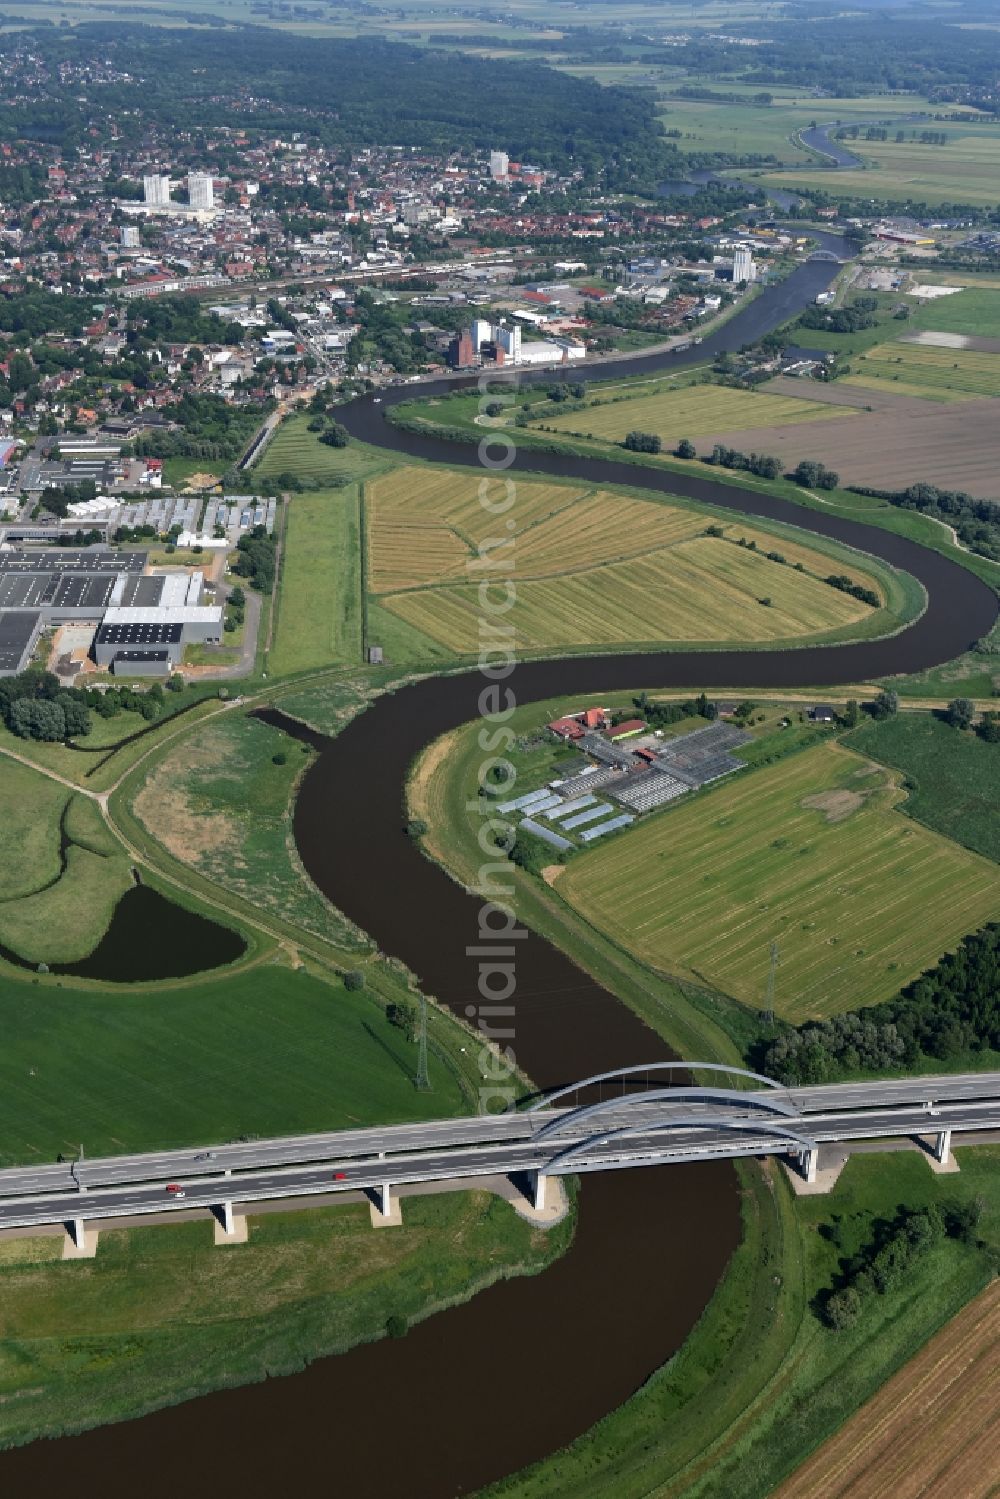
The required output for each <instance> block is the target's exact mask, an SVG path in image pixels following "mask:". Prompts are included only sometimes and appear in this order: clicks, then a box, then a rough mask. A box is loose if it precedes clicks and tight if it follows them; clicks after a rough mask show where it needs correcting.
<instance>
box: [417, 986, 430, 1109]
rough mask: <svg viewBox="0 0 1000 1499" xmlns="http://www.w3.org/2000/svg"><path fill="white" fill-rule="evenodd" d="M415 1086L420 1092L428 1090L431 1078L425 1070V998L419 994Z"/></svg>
mask: <svg viewBox="0 0 1000 1499" xmlns="http://www.w3.org/2000/svg"><path fill="white" fill-rule="evenodd" d="M415 1083H416V1087H417V1088H418V1090H419V1091H420V1092H421V1093H428V1092H430V1086H431V1080H430V1076H429V1075H428V1072H427V1000H426V997H425V996H424V995H423V994H421V996H420V1020H419V1022H418V1025H417V1076H416V1079H415Z"/></svg>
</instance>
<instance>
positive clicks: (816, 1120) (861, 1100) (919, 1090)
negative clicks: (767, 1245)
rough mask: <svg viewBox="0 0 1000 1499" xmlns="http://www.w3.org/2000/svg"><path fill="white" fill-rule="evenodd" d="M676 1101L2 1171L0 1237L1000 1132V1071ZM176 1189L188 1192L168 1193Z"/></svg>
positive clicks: (676, 1096)
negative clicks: (112, 1221)
mask: <svg viewBox="0 0 1000 1499" xmlns="http://www.w3.org/2000/svg"><path fill="white" fill-rule="evenodd" d="M671 1094H672V1096H671V1097H668V1098H666V1099H662V1098H661V1099H656V1100H652V1101H650V1100H644V1099H643V1097H642V1095H641V1094H639V1095H633V1097H632V1100H631V1101H630V1102H628V1103H627V1104H626V1103H623V1102H621V1101H617V1100H616V1101H615V1102H614V1103H613V1104H610V1105H609V1106H608V1107H607V1109H605V1110H602V1111H601V1112H600V1113H597V1114H595V1113H594V1112H593V1111H591V1110H575V1109H569V1108H553V1109H543V1110H539V1111H537V1112H534V1113H532V1112H528V1113H519V1114H503V1115H492V1116H477V1117H473V1118H467V1119H445V1120H436V1121H432V1122H430V1123H425V1124H410V1125H395V1126H389V1127H386V1128H384V1129H365V1130H345V1131H339V1132H332V1133H329V1134H317V1135H306V1136H295V1137H289V1138H284V1139H275V1140H255V1141H241V1142H237V1143H234V1144H229V1145H216V1146H206V1147H204V1148H203V1149H201V1150H198V1151H191V1150H184V1151H177V1150H172V1151H158V1152H152V1153H148V1154H142V1155H132V1156H113V1157H105V1158H102V1159H96V1160H93V1161H86V1160H85V1161H83V1162H70V1163H59V1164H56V1165H50V1166H26V1167H14V1168H10V1169H8V1170H5V1171H2V1172H0V1228H12V1227H23V1226H28V1225H33V1224H43V1223H59V1222H63V1221H66V1220H67V1219H69V1218H77V1217H79V1218H109V1217H115V1216H128V1215H131V1214H138V1213H150V1212H163V1211H164V1210H165V1209H170V1208H171V1207H172V1206H174V1205H176V1208H177V1209H181V1208H182V1207H183V1208H185V1209H187V1208H191V1207H192V1206H203V1207H206V1208H210V1207H212V1206H216V1205H218V1204H220V1203H222V1202H226V1201H228V1202H240V1203H245V1202H253V1201H261V1200H267V1199H269V1198H280V1197H294V1196H302V1195H308V1194H310V1193H318V1192H324V1193H329V1192H338V1191H357V1190H359V1189H367V1188H377V1187H380V1186H381V1185H382V1184H383V1183H385V1182H389V1183H393V1184H400V1183H403V1182H419V1181H441V1180H446V1179H451V1180H455V1179H460V1178H461V1177H464V1176H481V1175H489V1174H507V1175H509V1174H511V1173H517V1172H524V1171H542V1172H543V1173H554V1174H563V1173H570V1172H581V1171H596V1170H606V1169H614V1168H619V1167H625V1166H638V1165H654V1164H663V1163H664V1162H670V1161H684V1160H695V1159H712V1158H716V1157H732V1156H738V1155H758V1154H773V1153H781V1154H787V1153H788V1152H789V1151H790V1150H791V1151H793V1152H794V1151H796V1150H798V1149H799V1148H805V1147H807V1146H809V1145H811V1144H822V1143H828V1142H834V1141H841V1140H859V1139H878V1138H883V1139H884V1138H891V1137H893V1136H901V1135H933V1134H936V1133H938V1132H939V1131H941V1130H944V1129H951V1130H954V1131H957V1132H963V1131H983V1130H994V1129H996V1130H1000V1073H965V1074H958V1075H951V1076H939V1077H925V1078H892V1079H888V1080H884V1081H879V1082H873V1083H844V1084H838V1085H826V1086H822V1087H815V1088H798V1089H792V1090H784V1089H782V1090H775V1091H773V1092H772V1091H771V1090H769V1089H762V1090H757V1091H755V1092H753V1093H746V1094H743V1095H740V1096H739V1097H738V1098H736V1099H733V1097H732V1095H730V1097H729V1099H728V1100H726V1099H725V1098H707V1099H701V1098H692V1097H690V1096H689V1095H688V1096H685V1090H684V1089H673V1090H671ZM769 1105H770V1107H769ZM778 1109H780V1110H782V1111H783V1112H777V1110H778ZM751 1121H753V1124H751ZM754 1126H756V1127H754ZM168 1184H169V1185H174V1186H176V1187H178V1188H180V1192H168V1191H167V1186H168ZM181 1194H183V1195H181Z"/></svg>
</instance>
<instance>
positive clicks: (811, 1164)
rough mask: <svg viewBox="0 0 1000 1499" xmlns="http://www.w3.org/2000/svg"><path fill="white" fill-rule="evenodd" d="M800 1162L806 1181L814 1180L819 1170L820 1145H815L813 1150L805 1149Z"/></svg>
mask: <svg viewBox="0 0 1000 1499" xmlns="http://www.w3.org/2000/svg"><path fill="white" fill-rule="evenodd" d="M799 1163H800V1165H801V1167H802V1175H803V1176H804V1177H805V1179H806V1181H807V1182H814V1181H815V1180H816V1172H817V1171H818V1170H819V1146H818V1145H814V1146H813V1147H812V1149H811V1150H804V1151H803V1152H802V1155H801V1156H800V1157H799Z"/></svg>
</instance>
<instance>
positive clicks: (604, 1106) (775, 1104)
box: [534, 1088, 803, 1144]
mask: <svg viewBox="0 0 1000 1499" xmlns="http://www.w3.org/2000/svg"><path fill="white" fill-rule="evenodd" d="M651 1103H652V1104H656V1103H666V1104H670V1103H717V1104H731V1105H732V1106H733V1108H740V1109H747V1108H750V1109H759V1110H761V1111H762V1112H764V1113H767V1114H776V1115H779V1116H783V1117H784V1118H787V1119H792V1120H794V1121H796V1122H797V1123H802V1122H803V1120H802V1115H801V1114H800V1112H799V1110H798V1109H797V1108H796V1107H795V1105H794V1104H792V1103H790V1102H788V1101H787V1100H786V1099H780V1098H774V1097H771V1098H768V1097H767V1096H766V1095H765V1096H762V1095H760V1094H754V1093H741V1092H740V1091H739V1090H738V1089H737V1088H651V1089H649V1090H648V1091H647V1092H645V1093H630V1094H628V1095H627V1096H626V1097H625V1098H604V1099H602V1100H601V1101H600V1102H599V1103H588V1104H584V1105H582V1107H580V1108H578V1109H569V1110H567V1112H566V1113H565V1114H559V1115H558V1116H557V1117H556V1118H555V1119H550V1120H549V1122H548V1123H547V1124H545V1125H544V1126H543V1127H542V1128H541V1129H540V1130H539V1131H538V1133H537V1135H535V1137H534V1138H535V1140H536V1141H537V1142H538V1143H539V1144H540V1143H541V1142H542V1141H543V1140H548V1139H551V1137H552V1136H553V1135H559V1134H566V1133H567V1132H568V1131H571V1130H573V1129H575V1128H576V1127H577V1126H578V1125H580V1124H581V1123H582V1122H583V1121H584V1120H585V1119H596V1118H598V1116H600V1115H602V1114H618V1113H623V1112H624V1113H632V1112H634V1111H635V1110H637V1109H640V1108H643V1107H646V1106H648V1105H649V1104H651ZM676 1117H678V1118H680V1117H684V1118H693V1119H694V1120H695V1122H698V1121H699V1120H700V1121H701V1122H707V1120H708V1119H709V1118H712V1117H714V1118H720V1119H727V1118H732V1115H729V1114H720V1115H715V1116H707V1115H700V1116H699V1115H693V1116H692V1115H684V1116H680V1115H678V1116H676ZM749 1118H750V1119H751V1120H752V1118H753V1116H752V1115H750V1116H749ZM636 1127H637V1128H638V1127H639V1126H638V1125H637V1126H636ZM646 1127H647V1128H648V1129H659V1128H660V1125H659V1122H658V1121H655V1120H654V1121H652V1122H647V1125H646Z"/></svg>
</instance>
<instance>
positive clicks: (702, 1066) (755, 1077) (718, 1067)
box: [525, 1062, 788, 1114]
mask: <svg viewBox="0 0 1000 1499" xmlns="http://www.w3.org/2000/svg"><path fill="white" fill-rule="evenodd" d="M640 1072H722V1073H725V1074H726V1076H727V1077H743V1078H746V1079H747V1080H748V1081H749V1082H752V1083H762V1084H763V1085H764V1087H765V1088H773V1089H774V1091H775V1092H777V1093H787V1091H788V1089H787V1088H786V1087H785V1085H784V1083H779V1082H775V1080H774V1078H773V1077H765V1076H764V1074H763V1073H762V1072H748V1071H747V1069H746V1068H745V1067H732V1066H730V1065H729V1063H728V1062H640V1063H639V1064H638V1065H636V1066H635V1067H614V1068H612V1069H611V1071H610V1072H595V1073H594V1074H593V1076H591V1077H584V1078H581V1079H580V1081H579V1082H577V1083H567V1084H566V1085H565V1087H562V1088H556V1089H555V1091H554V1092H552V1093H546V1095H545V1097H544V1098H536V1099H535V1101H534V1103H532V1104H529V1106H528V1108H527V1109H526V1110H525V1113H528V1114H534V1113H537V1112H538V1111H539V1109H545V1108H548V1107H549V1106H550V1105H551V1104H553V1103H556V1102H557V1100H558V1099H560V1098H568V1097H569V1096H570V1094H571V1093H578V1092H579V1091H580V1089H581V1088H589V1087H591V1086H592V1085H594V1084H596V1083H610V1082H614V1081H616V1080H617V1079H621V1080H622V1081H623V1082H624V1080H625V1079H626V1078H629V1077H637V1076H638V1074H639V1073H640ZM734 1091H735V1090H734ZM620 1101H621V1100H619V1102H620Z"/></svg>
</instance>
